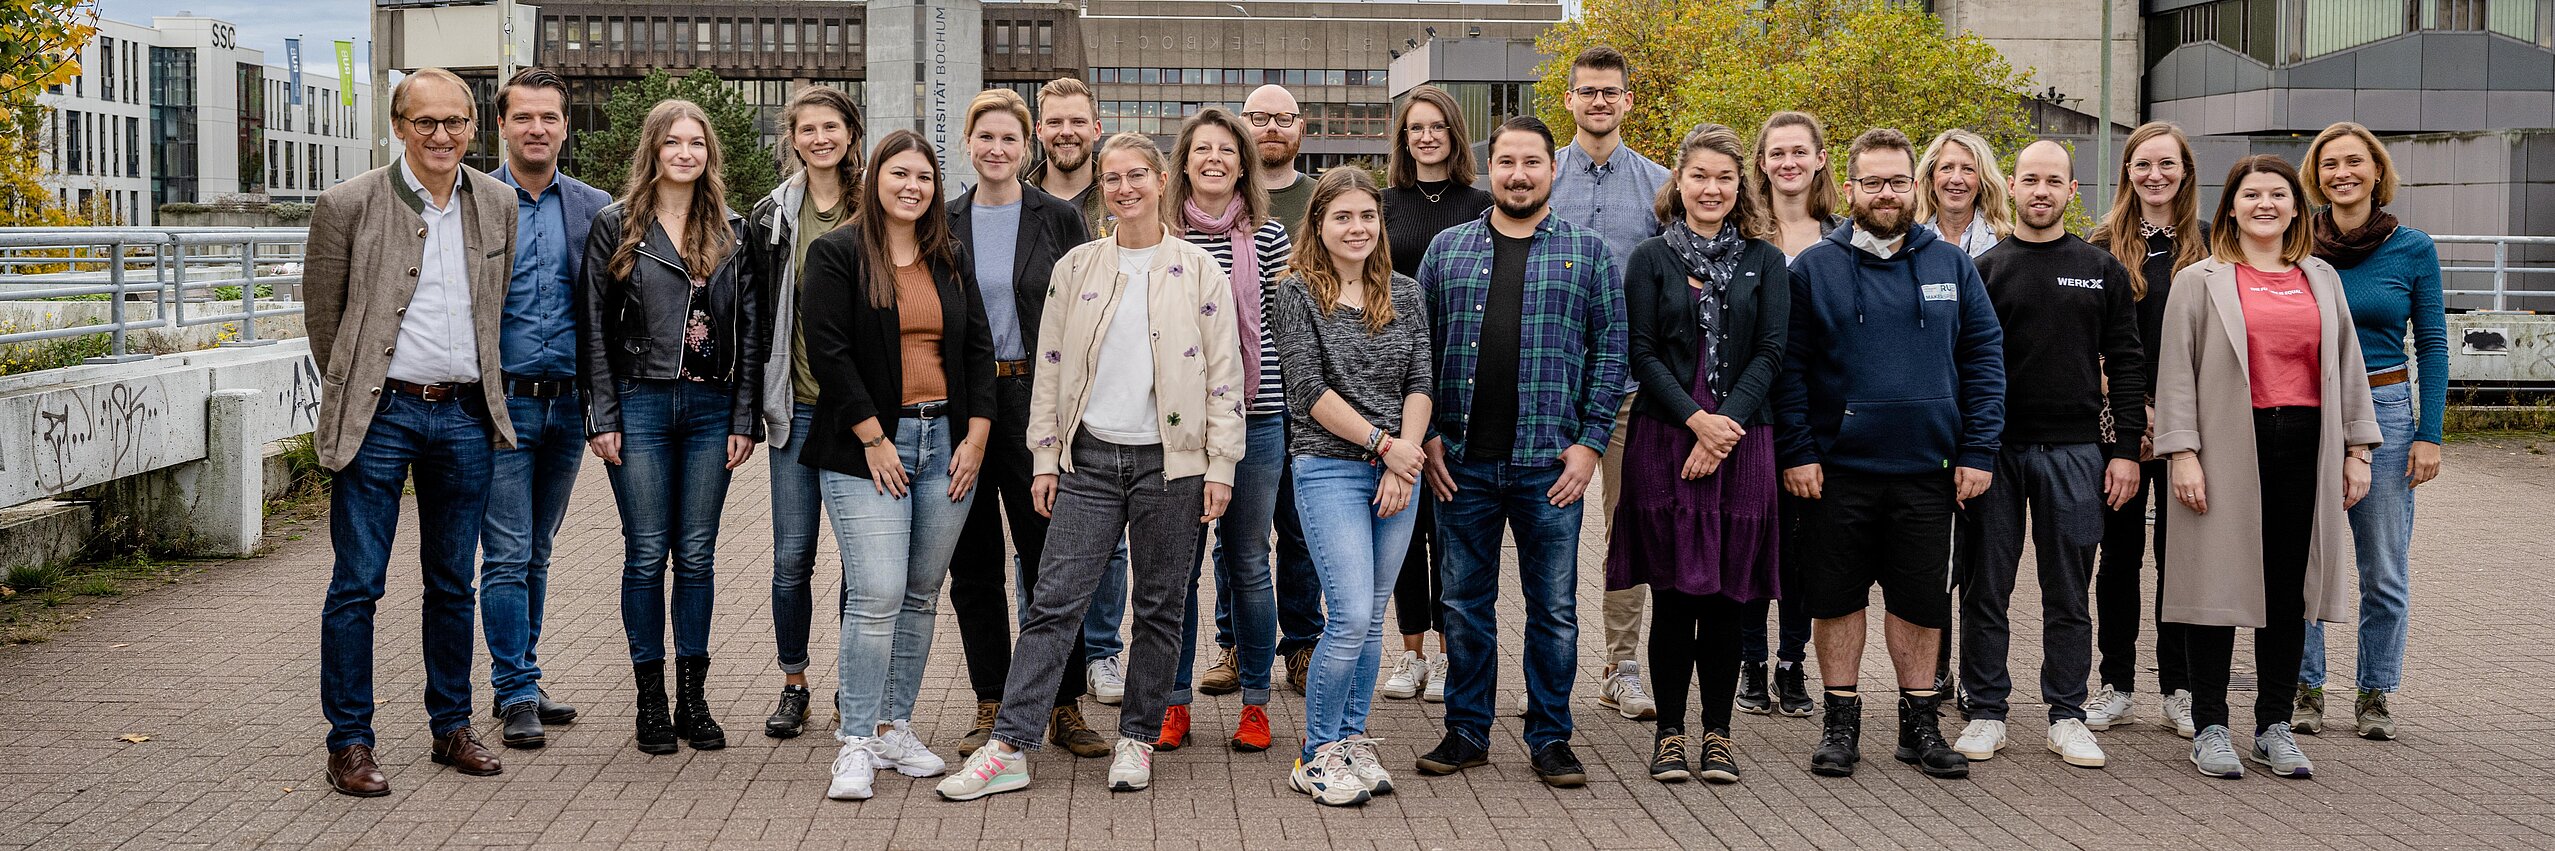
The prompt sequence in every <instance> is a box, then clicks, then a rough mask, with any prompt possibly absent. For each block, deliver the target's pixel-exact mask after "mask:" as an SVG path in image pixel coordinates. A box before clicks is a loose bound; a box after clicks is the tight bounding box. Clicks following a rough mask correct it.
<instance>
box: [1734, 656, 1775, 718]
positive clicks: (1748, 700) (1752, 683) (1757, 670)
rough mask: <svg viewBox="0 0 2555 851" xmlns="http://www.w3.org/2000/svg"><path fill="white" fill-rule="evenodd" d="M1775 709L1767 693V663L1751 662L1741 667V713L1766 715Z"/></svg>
mask: <svg viewBox="0 0 2555 851" xmlns="http://www.w3.org/2000/svg"><path fill="white" fill-rule="evenodd" d="M1772 709H1773V702H1772V700H1771V699H1770V698H1768V697H1767V696H1766V693H1765V663H1764V662H1750V663H1747V664H1743V665H1740V666H1739V711H1741V712H1745V713H1748V714H1750V715H1764V714H1766V713H1767V712H1768V711H1770V710H1772Z"/></svg>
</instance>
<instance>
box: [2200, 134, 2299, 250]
mask: <svg viewBox="0 0 2555 851" xmlns="http://www.w3.org/2000/svg"><path fill="white" fill-rule="evenodd" d="M2256 174H2272V175H2278V176H2279V177H2280V179H2281V180H2285V181H2288V183H2289V201H2290V207H2291V210H2290V213H2291V215H2290V216H2289V229H2288V232H2287V233H2284V234H2282V235H2281V237H2280V261H2281V262H2283V263H2296V262H2298V261H2300V260H2304V259H2306V256H2307V254H2308V253H2309V252H2312V251H2314V250H2315V227H2314V226H2313V225H2312V224H2311V223H2310V222H2309V219H2310V218H2311V217H2309V216H2308V215H2307V190H2306V184H2305V183H2304V182H2302V181H2300V180H2299V179H2298V170H2297V168H2295V167H2293V166H2291V165H2289V161H2288V160H2284V159H2281V158H2279V157H2278V156H2275V155H2272V154H2255V155H2253V156H2249V157H2246V158H2244V159H2240V160H2237V161H2236V164H2235V167H2233V168H2229V169H2227V182H2225V183H2221V184H2219V185H2218V187H2219V188H2218V212H2216V213H2213V214H2210V216H2209V253H2210V254H2212V255H2215V256H2216V257H2217V258H2218V259H2220V260H2224V261H2227V262H2229V263H2242V262H2244V259H2245V256H2244V231H2243V230H2242V229H2240V228H2238V227H2236V226H2235V224H2234V223H2233V222H2230V221H2228V218H2229V217H2231V216H2233V215H2235V210H2236V189H2237V187H2239V186H2242V185H2243V184H2244V179H2245V178H2247V177H2251V176H2253V175H2256Z"/></svg>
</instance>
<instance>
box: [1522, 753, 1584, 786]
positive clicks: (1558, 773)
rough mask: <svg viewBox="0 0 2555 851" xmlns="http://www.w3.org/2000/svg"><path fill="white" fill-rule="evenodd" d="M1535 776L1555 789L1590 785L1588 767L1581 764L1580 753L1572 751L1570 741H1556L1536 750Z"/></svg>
mask: <svg viewBox="0 0 2555 851" xmlns="http://www.w3.org/2000/svg"><path fill="white" fill-rule="evenodd" d="M1534 761H1535V776H1536V777H1537V778H1540V779H1542V780H1543V781H1544V785H1546V786H1551V787H1553V788H1555V789H1577V788H1579V787H1581V786H1586V785H1588V769H1587V768H1585V767H1582V766H1581V765H1580V764H1579V755H1578V754H1575V753H1572V752H1571V751H1570V743H1569V742H1554V743H1552V744H1549V745H1545V746H1544V747H1543V749H1542V750H1539V751H1536V752H1535V756H1534Z"/></svg>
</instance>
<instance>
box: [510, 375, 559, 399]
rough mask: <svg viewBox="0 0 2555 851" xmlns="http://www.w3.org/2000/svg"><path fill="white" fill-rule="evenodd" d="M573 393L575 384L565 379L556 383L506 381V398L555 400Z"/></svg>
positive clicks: (517, 379) (513, 379)
mask: <svg viewBox="0 0 2555 851" xmlns="http://www.w3.org/2000/svg"><path fill="white" fill-rule="evenodd" d="M575 391H576V383H575V382H572V381H568V380H566V379H561V380H558V381H532V380H528V379H522V378H509V379H506V395H508V396H522V397H524V398H527V399H556V398H559V397H561V396H565V395H568V394H569V393H573V392H575Z"/></svg>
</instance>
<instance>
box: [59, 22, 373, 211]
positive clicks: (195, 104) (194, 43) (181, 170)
mask: <svg viewBox="0 0 2555 851" xmlns="http://www.w3.org/2000/svg"><path fill="white" fill-rule="evenodd" d="M97 24H98V30H97V35H96V36H95V37H94V38H91V39H90V40H89V43H88V44H87V45H84V46H82V47H81V48H80V76H78V77H74V78H72V80H71V81H70V82H68V83H64V84H62V85H59V86H54V87H51V88H49V89H47V90H46V91H45V92H44V93H43V94H41V95H38V96H37V97H36V102H37V103H38V105H40V106H41V107H42V108H43V109H44V117H43V120H42V122H41V123H40V124H39V125H38V126H37V129H36V132H37V134H38V136H39V139H40V150H41V152H42V153H41V160H40V164H41V167H42V168H43V170H44V177H43V179H42V182H43V184H44V186H45V188H46V189H49V190H52V191H53V192H54V193H55V194H56V196H57V198H58V199H59V200H61V202H62V203H63V205H64V206H67V207H73V208H76V209H85V210H90V211H93V212H95V213H96V214H97V216H98V219H99V220H100V221H102V222H109V223H115V224H124V225H135V226H141V225H149V224H152V223H154V222H155V221H157V219H158V217H157V216H156V215H155V213H156V211H157V210H158V209H159V207H160V205H162V204H173V203H189V204H213V203H220V202H224V201H245V202H259V201H292V202H304V203H307V202H310V201H313V200H316V199H317V198H318V197H319V192H320V190H322V189H326V188H328V187H329V186H333V185H335V184H336V183H337V182H338V181H340V180H344V179H346V178H348V177H353V176H355V175H357V174H361V173H363V172H364V170H365V169H367V168H370V167H371V156H372V154H371V150H370V145H371V143H372V133H370V132H368V131H367V130H366V129H365V127H364V125H365V123H366V121H365V116H368V115H370V114H371V110H372V95H371V94H370V93H369V92H368V91H367V89H368V88H369V87H367V86H365V85H364V84H362V83H361V82H358V83H356V84H355V90H354V91H355V96H354V103H353V104H352V105H348V104H346V103H344V102H342V100H341V97H340V95H341V93H342V92H343V91H344V86H345V84H344V83H341V82H340V81H338V79H337V78H336V77H335V76H334V75H333V74H322V73H313V72H312V70H311V69H314V68H327V69H330V70H334V69H335V67H336V60H335V51H334V48H333V47H331V46H330V44H329V42H328V41H324V40H314V41H311V42H306V43H305V44H304V45H303V62H304V70H303V72H302V78H301V89H300V91H298V92H292V91H289V89H290V87H291V79H292V77H291V72H290V71H289V70H287V69H286V68H284V67H282V66H280V65H269V64H267V62H266V54H265V52H264V51H259V50H253V49H248V48H243V47H240V46H239V43H240V38H239V29H238V27H236V26H234V25H232V24H231V23H229V22H227V21H221V20H216V19H213V18H203V17H162V18H153V19H151V23H150V24H149V25H147V26H146V25H142V24H134V23H127V22H124V21H113V20H100V21H98V22H97ZM294 94H298V95H299V96H300V100H301V103H299V104H294V103H293V102H292V101H293V99H294V98H293V97H292V95H294Z"/></svg>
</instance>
